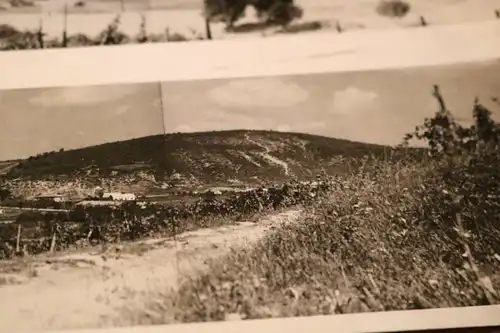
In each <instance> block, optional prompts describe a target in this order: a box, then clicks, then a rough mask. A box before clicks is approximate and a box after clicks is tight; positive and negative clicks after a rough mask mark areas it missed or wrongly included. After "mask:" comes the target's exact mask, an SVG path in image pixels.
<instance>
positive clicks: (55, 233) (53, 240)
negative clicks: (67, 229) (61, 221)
mask: <svg viewBox="0 0 500 333" xmlns="http://www.w3.org/2000/svg"><path fill="white" fill-rule="evenodd" d="M56 240H57V227H54V228H53V231H52V240H51V242H50V250H49V252H50V253H54V251H55V249H56Z"/></svg>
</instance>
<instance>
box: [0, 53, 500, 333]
mask: <svg viewBox="0 0 500 333" xmlns="http://www.w3.org/2000/svg"><path fill="white" fill-rule="evenodd" d="M498 74H500V63H499V62H498V61H493V62H488V63H474V64H462V65H453V66H436V67H421V68H413V69H399V70H378V71H365V72H362V71H358V72H349V73H347V72H346V73H323V74H309V75H300V76H298V75H297V76H275V77H254V78H237V79H218V80H198V81H186V82H168V83H166V82H162V83H150V84H134V85H132V84H120V85H112V86H86V87H73V88H47V89H45V88H44V89H29V90H28V89H18V90H5V91H1V92H0V116H1V119H2V122H0V161H1V162H0V173H1V175H0V195H1V197H0V298H1V299H8V300H9V301H8V302H1V303H0V313H2V315H1V318H0V331H2V332H3V331H5V332H16V331H34V330H57V329H70V328H71V329H73V328H99V327H100V328H102V327H115V326H130V325H148V324H174V323H196V322H207V321H230V320H235V321H238V320H250V319H265V318H276V317H302V316H312V315H333V314H335V315H342V314H348V313H365V312H381V311H382V312H386V311H395V310H408V309H436V308H450V307H465V306H473V307H476V306H481V305H495V304H499V302H500V294H499V293H500V292H499V289H500V279H499V276H500V275H499V274H500V247H499V243H498V237H499V227H500V224H499V223H500V222H499V221H498V216H499V214H498V213H499V198H500V197H499V195H500V193H499V187H498V184H499V182H498V181H499V179H498V167H499V165H500V161H499V154H498V152H499V143H500V129H499V125H498V123H497V121H499V120H500V119H499V117H500V104H499V100H498V98H499V97H500V75H498ZM426 119H427V120H426ZM415 131H416V133H414V132H415ZM411 133H413V135H410V136H408V135H407V134H411ZM404 138H407V139H408V140H407V142H406V143H405V141H404ZM404 143H405V144H404ZM394 313H395V315H397V312H394Z"/></svg>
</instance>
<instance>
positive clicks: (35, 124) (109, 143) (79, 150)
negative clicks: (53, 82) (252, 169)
mask: <svg viewBox="0 0 500 333" xmlns="http://www.w3.org/2000/svg"><path fill="white" fill-rule="evenodd" d="M160 96H161V95H160V85H159V84H158V83H152V84H140V85H133V84H122V85H113V86H86V87H72V88H50V89H29V90H28V89H25V90H23V89H19V90H4V91H0V119H2V121H1V122H0V160H1V162H0V173H1V175H0V195H1V197H0V298H1V299H2V300H7V299H9V300H11V301H10V302H5V301H3V302H0V312H1V313H2V315H1V316H0V317H1V318H0V331H2V332H17V331H26V330H29V331H31V330H40V329H57V328H59V329H60V328H78V327H96V325H97V323H98V322H99V320H100V318H101V316H102V317H103V318H104V317H106V316H107V314H109V313H110V312H112V311H114V307H115V306H116V305H118V304H119V302H120V298H118V299H112V298H113V297H114V296H113V295H116V294H117V293H115V291H117V290H119V291H120V292H118V295H121V296H119V297H122V296H123V295H122V291H123V290H127V285H128V284H129V283H130V282H128V280H127V278H128V277H127V276H124V275H123V274H120V272H119V270H118V269H119V267H120V262H119V259H116V260H117V261H116V262H113V264H112V265H111V266H112V267H114V268H111V266H110V267H109V268H108V266H106V264H105V262H104V261H105V260H106V256H107V255H108V253H110V252H111V253H113V255H115V257H116V253H115V252H114V250H113V249H111V248H110V247H112V246H113V244H119V243H120V242H123V241H127V240H129V239H131V238H134V237H135V236H133V235H134V233H135V231H134V230H130V228H131V226H130V220H131V219H132V220H134V218H133V217H132V216H135V215H137V214H138V213H137V209H134V206H131V207H128V208H123V209H122V208H120V207H121V206H120V205H121V204H122V203H124V202H125V204H126V203H128V202H131V201H137V200H138V199H139V197H144V199H143V200H147V198H146V196H147V195H149V194H150V193H151V192H154V191H155V189H156V188H159V186H157V184H156V183H155V177H158V175H159V174H160V172H161V171H160V170H159V169H158V168H156V169H155V168H154V167H152V166H151V165H161V164H162V162H159V161H163V158H164V151H163V147H164V146H163V133H164V129H163V123H162V122H163V121H162V119H163V115H162V109H161V99H160ZM145 136H148V137H149V139H146V142H145V141H144V140H145V139H143V137H145ZM117 141H120V142H123V144H122V145H119V146H116V143H114V142H117ZM127 209H128V210H127ZM151 210H152V209H151ZM127 214H128V215H127ZM149 214H150V215H152V214H154V213H153V212H151V211H149ZM127 223H129V224H127ZM132 228H133V227H132ZM125 230H128V231H127V232H128V236H127V235H125V234H124V231H125ZM108 263H109V262H108ZM143 274H144V273H143ZM117 302H118V303H117Z"/></svg>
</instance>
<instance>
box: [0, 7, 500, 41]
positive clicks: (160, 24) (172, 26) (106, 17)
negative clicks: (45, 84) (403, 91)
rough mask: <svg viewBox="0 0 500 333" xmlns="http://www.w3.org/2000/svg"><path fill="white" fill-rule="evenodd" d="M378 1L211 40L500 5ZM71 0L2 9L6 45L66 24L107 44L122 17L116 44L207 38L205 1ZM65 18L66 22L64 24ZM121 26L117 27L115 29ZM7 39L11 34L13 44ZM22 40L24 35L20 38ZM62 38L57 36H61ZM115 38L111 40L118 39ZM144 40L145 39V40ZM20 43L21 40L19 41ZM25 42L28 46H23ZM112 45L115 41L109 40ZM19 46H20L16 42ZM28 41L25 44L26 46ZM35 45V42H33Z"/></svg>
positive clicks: (471, 12)
mask: <svg viewBox="0 0 500 333" xmlns="http://www.w3.org/2000/svg"><path fill="white" fill-rule="evenodd" d="M379 2H380V1H379V0H369V1H346V0H335V1H333V0H331V1H327V0H314V1H305V0H303V1H298V3H297V4H298V5H299V6H301V7H302V8H303V10H304V15H303V17H302V18H301V19H298V20H296V21H295V22H293V23H292V25H291V26H289V27H288V28H287V29H284V30H283V29H281V28H276V27H271V28H263V27H262V24H260V23H259V22H258V20H257V19H256V17H255V13H252V12H251V11H250V10H248V11H247V13H246V14H245V17H244V18H242V19H241V21H238V26H237V27H236V28H235V29H234V31H233V32H227V31H225V26H224V24H222V23H213V24H212V28H211V30H212V38H214V39H220V38H243V37H259V36H270V35H275V34H276V33H279V32H281V33H298V32H303V33H312V32H315V31H319V30H325V31H333V32H339V31H341V32H350V31H358V30H365V29H368V30H371V29H387V28H391V29H394V28H397V29H399V28H404V29H407V28H414V27H418V26H421V25H422V17H423V18H424V20H425V24H426V25H447V24H461V23H466V22H476V21H488V20H494V19H495V18H496V14H495V13H496V12H495V11H496V10H499V8H500V1H499V0H458V1H457V0H453V1H451V0H450V1H444V0H443V1H439V2H436V1H430V0H413V1H410V2H409V3H410V5H411V10H410V12H409V13H408V14H407V15H406V16H404V17H401V18H393V17H386V16H382V15H380V14H379V13H378V12H377V6H378V4H379ZM74 3H76V2H68V6H69V7H68V8H69V11H68V16H67V17H66V16H65V15H63V8H64V4H63V3H61V2H55V1H53V2H51V1H38V2H36V3H35V5H34V6H17V7H12V6H4V7H5V10H4V11H2V12H0V17H1V19H2V24H5V25H7V26H10V27H13V28H15V29H17V32H13V31H9V32H7V31H8V30H9V29H7V28H5V29H4V30H5V32H3V33H2V34H3V35H5V36H8V35H9V34H10V36H11V37H4V38H5V41H4V43H3V44H2V45H3V48H4V49H16V48H39V47H40V46H39V45H38V46H36V45H37V43H38V42H37V37H36V31H38V30H39V29H40V27H41V28H42V30H43V33H44V35H45V37H44V38H45V44H44V46H43V47H45V48H50V47H61V43H62V41H61V39H62V36H63V30H64V26H65V24H66V32H67V38H68V41H67V44H66V45H67V46H78V45H80V46H90V45H99V44H102V43H105V44H106V43H108V42H105V41H104V40H105V39H106V38H105V35H106V33H107V32H106V29H108V28H107V27H108V26H112V25H113V21H114V20H115V19H116V17H117V15H119V16H120V19H119V24H118V25H117V26H115V27H114V28H112V29H115V30H113V31H115V32H113V34H115V33H116V31H119V32H120V34H117V35H115V37H116V41H115V42H116V43H118V44H122V43H131V42H132V43H137V42H140V40H142V39H144V38H145V37H144V36H146V37H147V38H146V40H148V41H152V42H168V41H186V40H199V39H205V38H206V37H207V36H206V33H205V23H204V20H203V19H202V16H201V11H202V6H201V4H202V3H201V0H200V1H194V0H190V1H182V2H181V1H173V0H159V1H151V2H147V1H126V0H124V2H123V4H122V2H120V1H100V0H89V1H85V2H84V3H85V5H84V6H80V7H75V5H74ZM65 22H66V23H65ZM116 29H117V30H116ZM22 31H31V32H32V33H31V35H29V36H28V35H25V36H24V37H23V38H24V41H23V42H20V41H19V40H18V42H13V40H17V38H18V37H12V36H15V35H19V34H21V32H22ZM8 38H12V39H11V41H10V42H9V39H8ZM19 38H21V37H19ZM56 39H58V40H56ZM115 42H112V43H115ZM143 42H144V41H143ZM16 43H17V44H16ZM23 43H24V44H23ZM109 43H111V42H109ZM16 45H17V46H16ZM23 45H24V46H23ZM30 45H31V46H30Z"/></svg>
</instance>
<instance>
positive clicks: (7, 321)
mask: <svg viewBox="0 0 500 333" xmlns="http://www.w3.org/2000/svg"><path fill="white" fill-rule="evenodd" d="M299 216H300V212H299V211H297V210H290V211H287V212H284V213H280V214H275V215H270V216H267V217H265V218H262V219H260V220H259V221H257V222H256V223H254V222H238V223H236V224H234V225H231V226H225V227H221V228H216V229H199V230H196V231H192V232H186V233H183V234H180V235H178V236H177V242H176V241H175V240H173V239H154V240H144V241H140V242H135V243H130V244H126V245H122V246H120V248H116V247H114V248H109V249H107V250H106V251H105V252H102V251H96V250H95V249H94V250H88V251H81V252H80V253H66V254H60V255H57V256H55V257H47V256H45V257H42V256H41V257H38V258H35V259H33V260H31V261H30V262H24V263H21V262H13V263H0V271H3V272H4V273H0V299H2V302H0V313H1V317H0V332H24V331H34V330H52V329H69V328H96V327H106V326H110V325H112V323H114V325H119V324H120V321H121V319H120V318H121V317H122V316H126V313H127V311H131V310H132V311H133V309H134V308H138V307H141V306H142V305H143V304H144V303H145V302H146V301H149V300H151V298H152V297H154V296H158V295H159V294H161V293H166V292H168V291H169V290H171V291H172V290H175V289H176V288H177V287H178V285H179V283H182V281H183V279H185V278H186V277H193V276H196V274H198V273H200V272H201V271H203V269H205V268H206V260H207V259H213V258H216V257H218V256H223V255H224V254H226V253H228V251H230V250H231V248H233V247H239V246H248V245H250V244H252V243H254V242H256V241H257V240H259V239H260V238H262V237H263V236H264V235H265V234H266V232H268V231H269V230H270V228H274V227H275V226H276V225H279V224H280V223H286V222H293V221H296V220H297V219H298V217H299ZM99 252H101V253H99ZM7 266H10V268H9V269H7V268H8V267H7ZM14 268H17V272H15V273H12V271H14ZM7 270H9V271H11V273H7V272H6V271H7ZM7 300H8V301H7ZM125 310H126V311H125Z"/></svg>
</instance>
